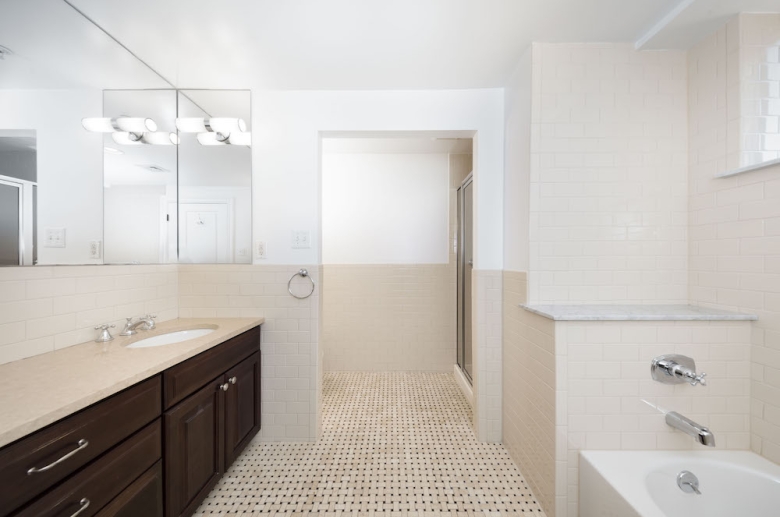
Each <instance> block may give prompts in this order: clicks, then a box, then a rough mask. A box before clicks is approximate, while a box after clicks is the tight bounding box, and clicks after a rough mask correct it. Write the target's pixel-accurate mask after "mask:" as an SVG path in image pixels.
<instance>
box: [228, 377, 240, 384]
mask: <svg viewBox="0 0 780 517" xmlns="http://www.w3.org/2000/svg"><path fill="white" fill-rule="evenodd" d="M228 380H229V381H230V384H235V383H236V382H237V381H238V377H231V378H230V379H228Z"/></svg>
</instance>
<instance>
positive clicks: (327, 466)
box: [195, 372, 544, 517]
mask: <svg viewBox="0 0 780 517" xmlns="http://www.w3.org/2000/svg"><path fill="white" fill-rule="evenodd" d="M323 405H324V407H323V432H322V438H321V439H320V440H319V441H318V442H316V443H258V444H253V445H250V446H249V447H248V448H247V450H246V451H245V452H244V453H243V454H242V455H241V456H240V457H239V458H238V459H237V460H236V462H235V463H234V464H233V466H232V467H231V468H230V470H228V472H227V473H226V474H225V476H224V477H223V478H222V480H220V482H219V484H218V485H217V486H216V487H215V489H214V490H213V491H212V493H211V494H209V496H208V498H207V499H206V500H205V501H204V502H203V504H202V505H201V506H200V508H198V510H197V511H196V513H195V515H196V516H198V517H207V516H214V515H247V516H265V515H334V516H335V515H372V514H374V515H397V516H409V517H412V516H427V515H452V516H472V515H534V516H542V517H543V516H544V513H543V512H542V510H541V509H540V507H539V505H538V504H537V502H536V500H535V499H534V497H533V495H532V494H531V491H530V490H529V489H528V487H527V485H526V484H525V481H524V480H523V477H522V475H521V474H520V472H519V471H518V470H517V468H516V467H515V465H514V463H513V462H512V460H511V458H510V457H509V453H508V452H507V451H506V450H505V449H504V448H503V447H502V446H501V445H490V444H481V443H478V442H477V440H476V438H475V437H474V433H473V432H472V430H471V425H470V423H469V422H470V421H471V407H470V406H469V404H468V402H467V401H466V399H465V398H464V397H463V395H462V394H461V392H460V390H459V389H458V387H457V385H456V384H455V380H454V378H453V376H452V374H446V373H442V374H437V373H354V372H344V373H327V374H326V375H325V379H324V387H323Z"/></svg>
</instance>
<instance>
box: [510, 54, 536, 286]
mask: <svg viewBox="0 0 780 517" xmlns="http://www.w3.org/2000/svg"><path fill="white" fill-rule="evenodd" d="M532 48H533V47H529V48H528V50H526V51H525V53H524V54H523V57H522V58H520V62H519V63H518V65H517V68H516V69H515V71H514V73H513V74H512V77H511V78H510V79H509V82H508V83H507V85H506V88H505V89H504V138H505V143H504V269H506V270H510V271H528V214H529V208H528V203H529V186H530V183H531V54H532Z"/></svg>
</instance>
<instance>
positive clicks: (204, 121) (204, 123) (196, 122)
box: [176, 117, 246, 134]
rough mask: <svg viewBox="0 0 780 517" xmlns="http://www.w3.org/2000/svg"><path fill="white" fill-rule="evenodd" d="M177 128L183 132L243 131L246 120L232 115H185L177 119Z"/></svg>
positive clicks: (226, 132)
mask: <svg viewBox="0 0 780 517" xmlns="http://www.w3.org/2000/svg"><path fill="white" fill-rule="evenodd" d="M176 128H177V129H178V130H179V131H181V132H182V133H206V132H208V133H223V134H229V133H236V132H241V133H243V132H245V131H246V122H244V119H242V118H230V117H213V118H197V117H184V118H177V119H176Z"/></svg>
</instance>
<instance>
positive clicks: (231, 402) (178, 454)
mask: <svg viewBox="0 0 780 517" xmlns="http://www.w3.org/2000/svg"><path fill="white" fill-rule="evenodd" d="M259 342H260V332H259V328H256V329H252V330H250V331H248V332H245V333H244V334H241V335H240V336H236V337H235V338H233V339H231V340H230V341H227V342H225V343H224V344H223V345H221V346H219V347H215V348H213V349H211V350H209V351H207V352H204V353H203V354H200V355H198V356H196V357H193V358H192V359H190V360H188V361H186V362H184V363H182V364H180V365H177V366H175V367H173V368H171V369H170V370H168V371H166V372H165V374H164V375H163V384H164V386H165V390H164V391H165V396H166V404H165V407H167V408H168V409H166V411H165V415H164V417H163V422H164V427H165V494H166V496H165V515H166V516H167V517H180V516H188V515H191V514H192V513H193V511H194V510H195V509H196V508H197V507H198V505H199V504H200V503H201V501H203V499H204V498H205V497H206V495H208V493H209V491H211V489H212V488H213V487H214V485H215V484H216V483H217V481H219V478H220V477H221V476H222V474H223V473H224V472H225V471H226V470H227V468H228V467H230V465H231V464H232V463H233V461H234V460H235V459H236V457H237V456H238V454H240V452H241V451H242V450H243V448H244V447H245V446H246V445H247V444H248V443H249V441H250V440H251V439H252V438H253V437H254V436H255V435H256V434H257V432H258V431H259V430H260V352H259V350H258V344H259ZM215 375H216V377H215ZM195 389H197V391H195V392H194V393H192V391H193V390H195ZM185 396H186V398H183V397H185ZM182 398H183V400H182ZM174 401H179V402H176V403H175V404H173V405H171V404H172V403H173V402H174Z"/></svg>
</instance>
